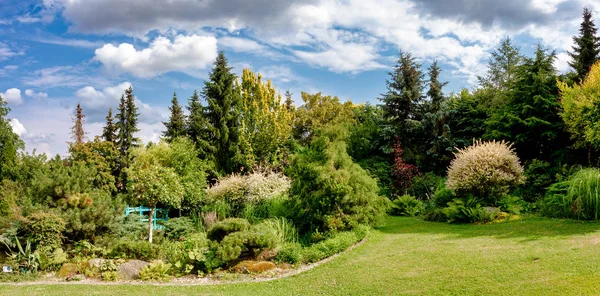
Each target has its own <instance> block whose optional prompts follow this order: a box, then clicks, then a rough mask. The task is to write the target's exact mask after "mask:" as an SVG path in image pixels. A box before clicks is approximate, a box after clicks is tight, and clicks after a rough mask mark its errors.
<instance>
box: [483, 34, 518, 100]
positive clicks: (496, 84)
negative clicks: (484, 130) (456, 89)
mask: <svg viewBox="0 0 600 296" xmlns="http://www.w3.org/2000/svg"><path fill="white" fill-rule="evenodd" d="M522 61H523V56H522V55H521V53H520V49H519V48H518V47H517V46H515V45H513V42H512V41H511V39H510V38H509V37H506V38H503V39H502V40H501V41H500V44H499V45H498V47H497V48H496V50H494V51H493V52H492V56H491V57H490V59H489V62H488V69H487V73H486V75H485V76H483V77H478V79H479V83H480V84H481V85H482V86H483V87H484V88H488V89H493V90H495V91H496V98H495V99H494V101H495V102H496V103H498V102H501V101H502V99H503V95H505V94H506V91H507V90H510V89H511V88H512V86H513V85H514V83H515V80H516V72H517V68H518V67H519V65H521V63H522Z"/></svg>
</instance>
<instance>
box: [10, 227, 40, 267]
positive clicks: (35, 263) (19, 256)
mask: <svg viewBox="0 0 600 296" xmlns="http://www.w3.org/2000/svg"><path fill="white" fill-rule="evenodd" d="M13 241H14V246H15V247H16V249H15V250H13V248H11V247H10V244H8V243H6V242H4V241H3V243H4V245H5V247H6V249H7V250H8V252H7V255H8V257H9V258H10V260H12V261H14V262H16V263H17V264H18V267H19V268H24V269H25V271H26V272H36V271H37V270H38V268H39V267H40V263H39V260H40V258H39V254H38V253H37V252H35V250H34V248H33V247H32V244H31V240H29V239H28V240H27V241H26V243H25V247H24V248H23V246H22V244H21V242H20V241H19V238H18V237H16V236H14V237H13Z"/></svg>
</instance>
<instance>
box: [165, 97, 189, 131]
mask: <svg viewBox="0 0 600 296" xmlns="http://www.w3.org/2000/svg"><path fill="white" fill-rule="evenodd" d="M169 110H170V111H171V116H170V117H169V121H167V122H163V124H164V125H165V127H166V128H167V130H166V131H164V132H163V137H164V138H165V139H166V140H167V142H171V141H173V139H175V138H177V137H182V136H185V135H186V119H185V115H184V114H183V109H182V108H181V106H180V105H179V101H178V100H177V94H176V93H173V99H172V100H171V107H169Z"/></svg>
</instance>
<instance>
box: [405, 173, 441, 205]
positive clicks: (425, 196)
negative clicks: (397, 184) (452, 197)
mask: <svg viewBox="0 0 600 296" xmlns="http://www.w3.org/2000/svg"><path fill="white" fill-rule="evenodd" d="M444 182H445V179H444V178H443V177H440V176H437V175H436V174H435V173H433V172H427V173H425V174H422V175H417V176H415V177H414V178H413V183H412V186H410V188H408V190H407V191H408V193H409V194H411V195H412V196H414V197H416V198H417V199H420V200H430V199H433V197H434V194H435V191H436V190H437V188H438V187H439V186H440V184H442V183H444Z"/></svg>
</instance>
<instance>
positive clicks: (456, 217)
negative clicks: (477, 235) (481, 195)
mask: <svg viewBox="0 0 600 296" xmlns="http://www.w3.org/2000/svg"><path fill="white" fill-rule="evenodd" d="M442 211H443V213H444V215H446V218H447V219H448V222H449V223H474V222H482V223H485V222H491V221H493V220H494V219H495V217H496V215H497V214H498V212H499V211H498V210H496V211H493V212H492V211H489V210H488V209H486V208H483V207H482V206H481V204H480V201H479V200H478V199H477V198H474V197H472V196H469V197H466V198H464V199H460V198H457V199H454V200H453V201H451V202H449V203H448V207H447V208H445V209H443V210H442Z"/></svg>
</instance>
